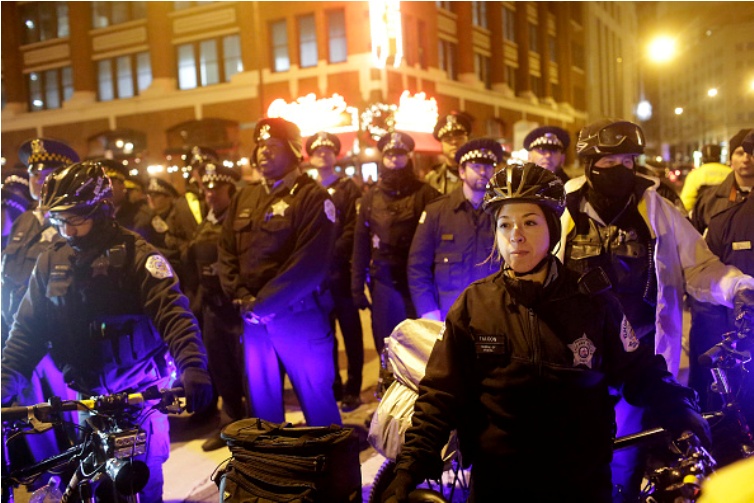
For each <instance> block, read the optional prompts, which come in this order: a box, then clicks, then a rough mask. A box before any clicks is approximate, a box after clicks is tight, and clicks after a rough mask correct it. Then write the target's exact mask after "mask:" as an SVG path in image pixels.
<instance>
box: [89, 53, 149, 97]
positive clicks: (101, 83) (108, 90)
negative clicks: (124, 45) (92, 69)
mask: <svg viewBox="0 0 754 503" xmlns="http://www.w3.org/2000/svg"><path fill="white" fill-rule="evenodd" d="M151 84H152V67H151V65H150V62H149V53H148V52H140V53H138V54H129V55H127V56H119V57H117V58H113V59H103V60H100V61H98V62H97V87H98V91H99V100H100V101H110V100H114V99H122V98H133V97H134V96H137V95H139V94H141V92H142V91H144V90H145V89H146V88H148V87H149V86H150V85H151Z"/></svg>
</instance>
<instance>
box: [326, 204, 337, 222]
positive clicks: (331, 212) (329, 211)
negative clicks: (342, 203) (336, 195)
mask: <svg viewBox="0 0 754 503" xmlns="http://www.w3.org/2000/svg"><path fill="white" fill-rule="evenodd" d="M325 216H326V217H327V219H328V220H329V221H330V222H332V223H335V205H334V204H333V202H332V201H331V200H330V199H325Z"/></svg>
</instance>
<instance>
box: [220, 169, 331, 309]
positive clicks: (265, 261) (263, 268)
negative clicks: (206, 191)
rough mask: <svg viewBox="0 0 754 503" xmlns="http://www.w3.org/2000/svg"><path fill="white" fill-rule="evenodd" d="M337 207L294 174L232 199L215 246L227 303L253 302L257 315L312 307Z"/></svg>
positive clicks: (255, 186)
mask: <svg viewBox="0 0 754 503" xmlns="http://www.w3.org/2000/svg"><path fill="white" fill-rule="evenodd" d="M335 221H336V214H335V207H334V205H333V203H332V200H331V199H330V197H329V196H328V194H327V191H326V190H325V189H324V188H322V186H320V184H319V183H317V182H316V181H315V180H313V179H311V178H310V177H309V176H307V175H302V174H299V172H298V171H297V170H296V171H294V172H293V173H290V174H289V175H288V176H286V177H285V178H283V179H282V180H280V182H279V184H278V185H277V186H276V187H274V188H272V189H270V191H269V193H268V190H267V187H266V186H265V185H264V184H263V183H256V184H251V185H249V186H247V187H244V188H243V189H241V190H240V191H239V192H238V193H236V195H235V196H234V197H233V201H232V202H231V204H230V208H229V209H228V217H227V218H226V220H225V223H224V224H223V230H222V236H221V238H220V244H219V249H218V252H219V257H220V281H221V283H222V286H223V290H224V291H225V293H226V294H227V295H228V297H230V298H231V299H240V298H243V297H246V296H248V295H252V296H254V297H255V298H256V300H255V303H254V307H253V311H254V313H255V314H257V315H259V316H268V315H270V314H275V315H278V316H279V315H281V314H284V313H285V312H286V310H301V309H311V308H312V307H315V305H316V304H317V299H316V296H315V292H316V291H317V290H318V288H319V287H320V285H321V284H322V282H323V280H324V278H325V275H326V274H327V271H328V269H329V267H330V263H331V260H332V254H333V247H334V244H335Z"/></svg>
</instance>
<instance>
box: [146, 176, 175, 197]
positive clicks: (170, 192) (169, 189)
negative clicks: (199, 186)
mask: <svg viewBox="0 0 754 503" xmlns="http://www.w3.org/2000/svg"><path fill="white" fill-rule="evenodd" d="M146 192H147V194H163V195H166V196H169V197H178V191H177V190H175V187H173V186H172V185H171V184H170V182H168V181H166V180H163V179H162V178H157V177H152V178H150V179H149V185H147V191H146Z"/></svg>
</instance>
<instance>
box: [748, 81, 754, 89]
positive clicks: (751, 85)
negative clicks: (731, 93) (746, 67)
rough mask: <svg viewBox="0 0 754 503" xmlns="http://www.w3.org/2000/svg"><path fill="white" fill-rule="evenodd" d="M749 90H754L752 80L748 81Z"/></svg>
mask: <svg viewBox="0 0 754 503" xmlns="http://www.w3.org/2000/svg"><path fill="white" fill-rule="evenodd" d="M749 91H754V80H752V81H751V82H749Z"/></svg>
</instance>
